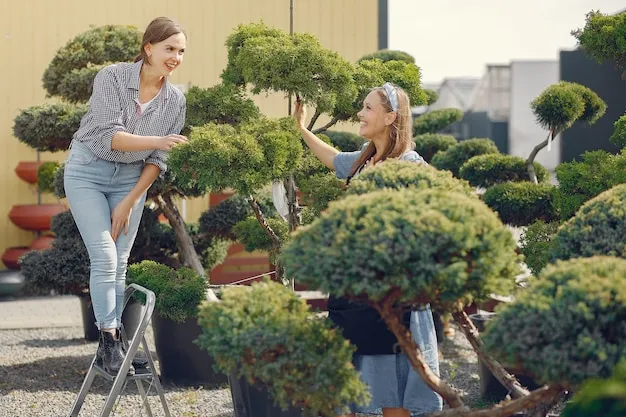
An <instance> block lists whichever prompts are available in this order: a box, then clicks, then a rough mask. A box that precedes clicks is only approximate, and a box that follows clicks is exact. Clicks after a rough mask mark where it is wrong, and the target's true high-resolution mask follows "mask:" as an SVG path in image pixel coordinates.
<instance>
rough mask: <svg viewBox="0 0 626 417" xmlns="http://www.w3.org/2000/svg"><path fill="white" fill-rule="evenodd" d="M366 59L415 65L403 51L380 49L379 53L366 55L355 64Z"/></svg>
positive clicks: (413, 59) (411, 57)
mask: <svg viewBox="0 0 626 417" xmlns="http://www.w3.org/2000/svg"><path fill="white" fill-rule="evenodd" d="M368 59H380V60H381V61H383V62H387V61H403V62H407V63H409V64H415V58H413V56H412V55H410V54H408V53H406V52H403V51H394V50H391V49H381V50H379V51H376V52H373V53H371V54H367V55H364V56H362V57H361V58H359V60H358V61H357V62H361V61H365V60H368Z"/></svg>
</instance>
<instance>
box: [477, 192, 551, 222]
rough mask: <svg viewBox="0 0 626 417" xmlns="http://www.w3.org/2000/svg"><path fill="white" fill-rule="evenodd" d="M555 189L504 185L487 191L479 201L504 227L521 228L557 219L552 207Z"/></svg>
mask: <svg viewBox="0 0 626 417" xmlns="http://www.w3.org/2000/svg"><path fill="white" fill-rule="evenodd" d="M555 189H556V187H554V186H553V185H551V184H535V183H533V182H529V181H523V182H505V183H502V184H497V185H494V186H493V187H490V188H488V189H487V191H486V192H485V194H484V195H483V201H484V202H485V204H487V205H488V206H489V207H491V208H492V209H493V210H494V211H495V212H497V213H498V215H499V216H500V219H502V221H503V222H504V223H506V224H511V225H513V226H525V225H528V224H531V223H533V222H534V221H536V220H543V221H545V222H552V221H555V220H557V219H559V217H560V216H559V213H558V211H557V209H556V208H555V204H554V192H555Z"/></svg>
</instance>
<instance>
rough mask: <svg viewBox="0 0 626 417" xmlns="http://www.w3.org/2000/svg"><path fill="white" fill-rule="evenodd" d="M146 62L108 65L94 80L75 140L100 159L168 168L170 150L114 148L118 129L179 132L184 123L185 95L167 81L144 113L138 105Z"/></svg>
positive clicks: (163, 133)
mask: <svg viewBox="0 0 626 417" xmlns="http://www.w3.org/2000/svg"><path fill="white" fill-rule="evenodd" d="M142 63H143V61H139V62H136V63H132V64H130V63H125V62H124V63H119V64H113V65H109V66H108V67H106V68H103V69H102V70H100V72H98V74H97V75H96V78H95V79H94V82H93V93H92V94H91V98H90V99H89V110H88V111H87V114H85V116H84V117H83V119H82V120H81V122H80V128H79V129H78V130H77V131H76V133H75V134H74V138H73V140H77V141H80V142H82V143H83V144H85V145H86V146H87V147H88V148H89V149H91V151H92V152H93V153H94V154H95V155H96V156H97V157H98V158H100V159H104V160H106V161H112V162H123V163H132V162H138V161H145V162H146V163H150V164H154V165H156V166H158V167H159V168H160V169H161V171H162V172H165V170H167V164H166V161H167V152H166V151H160V150H147V151H139V152H123V151H117V150H114V149H111V142H112V140H113V136H114V135H115V133H116V132H128V133H132V134H135V135H140V136H167V135H169V134H172V133H175V134H179V133H180V131H181V130H182V129H183V125H184V124H185V112H186V99H185V95H184V94H183V93H182V92H181V91H180V90H178V89H177V88H176V87H174V86H173V85H172V84H171V83H170V82H169V81H167V80H166V82H165V83H163V86H162V87H161V91H160V93H159V95H158V96H157V97H156V98H155V100H154V101H152V102H151V103H150V105H149V106H148V108H147V109H146V110H145V112H143V113H142V112H141V108H140V106H139V71H140V70H141V65H142Z"/></svg>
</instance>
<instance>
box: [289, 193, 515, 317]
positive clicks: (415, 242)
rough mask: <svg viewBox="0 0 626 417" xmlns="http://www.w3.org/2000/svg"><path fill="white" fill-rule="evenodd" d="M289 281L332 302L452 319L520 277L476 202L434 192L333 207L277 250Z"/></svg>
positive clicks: (504, 235) (501, 235)
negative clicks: (393, 299) (384, 305)
mask: <svg viewBox="0 0 626 417" xmlns="http://www.w3.org/2000/svg"><path fill="white" fill-rule="evenodd" d="M282 261H283V262H284V266H285V271H286V272H287V274H288V276H295V277H298V280H299V281H300V282H302V283H305V284H307V285H310V286H311V287H313V288H319V289H320V291H324V292H327V293H330V294H335V295H338V296H348V297H359V296H367V297H368V299H369V300H370V301H372V302H377V301H380V300H381V299H383V298H384V297H385V296H388V295H389V294H390V293H391V292H393V293H394V294H395V296H397V297H398V301H399V302H400V303H405V304H411V303H427V302H429V303H431V304H432V305H433V307H434V308H435V309H437V310H438V311H442V312H445V311H456V309H458V308H462V306H463V305H464V304H465V303H471V302H472V301H473V300H482V299H484V298H485V297H487V296H488V295H489V294H492V293H497V294H508V293H509V292H510V291H511V290H512V287H513V282H514V278H513V277H514V276H515V275H516V274H517V272H518V271H519V265H518V261H519V259H518V256H517V255H516V254H515V242H514V241H513V238H512V235H511V233H510V232H509V231H508V230H507V229H506V228H505V227H504V226H503V225H502V223H501V222H500V221H499V220H498V218H497V216H496V215H495V214H494V213H493V212H492V211H491V210H489V209H488V208H487V207H486V206H485V205H484V204H483V203H482V202H481V201H479V200H478V199H476V198H472V197H468V196H465V195H462V194H459V193H455V192H449V191H441V190H414V189H407V190H403V191H401V192H399V191H392V190H383V191H377V192H372V193H367V194H364V195H353V196H349V197H346V198H344V199H342V200H339V201H336V202H332V203H331V204H330V205H329V208H328V210H327V211H325V212H324V213H323V214H322V216H321V217H320V218H318V219H317V220H315V221H314V222H313V223H311V224H310V225H308V226H305V227H303V228H301V229H299V230H298V231H296V233H295V234H294V235H293V236H292V237H291V239H290V241H289V242H288V243H287V245H286V246H285V247H284V248H283V256H282Z"/></svg>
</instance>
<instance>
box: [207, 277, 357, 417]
mask: <svg viewBox="0 0 626 417" xmlns="http://www.w3.org/2000/svg"><path fill="white" fill-rule="evenodd" d="M199 322H200V326H202V334H201V335H200V337H199V338H198V343H199V344H200V346H201V347H203V348H204V349H206V350H207V351H208V352H209V354H210V355H211V356H212V357H213V358H215V362H216V365H217V367H218V368H219V369H220V370H221V371H223V372H224V373H227V374H232V373H236V374H237V375H238V376H240V377H244V378H246V379H247V380H248V381H251V382H253V383H256V384H259V385H262V386H265V387H267V390H268V391H269V393H270V396H271V397H273V398H274V400H275V401H276V402H277V404H279V405H280V406H281V407H283V408H286V407H287V406H288V405H295V406H296V407H304V413H305V414H304V415H309V416H317V415H322V416H333V415H336V414H335V413H336V412H337V411H338V410H343V411H344V412H347V405H348V404H350V403H357V404H365V403H367V402H368V400H369V394H368V392H367V387H366V386H365V385H364V384H363V383H362V382H361V380H360V379H359V376H358V374H357V372H356V370H355V369H354V367H353V366H352V363H351V361H352V354H353V352H354V347H352V346H351V345H350V344H349V343H348V341H347V340H345V339H344V338H343V337H342V336H341V333H340V332H338V331H337V330H336V329H333V328H331V325H330V323H329V322H328V320H327V319H324V318H320V317H315V316H313V315H312V313H311V311H310V309H309V307H308V306H307V305H306V303H305V302H304V301H302V300H301V299H299V298H298V297H297V296H296V295H295V294H294V293H293V292H292V291H290V290H289V289H287V288H285V287H284V286H282V285H280V284H276V283H271V282H267V281H265V282H261V283H255V284H253V285H251V286H250V287H230V288H225V289H224V292H223V297H222V302H221V303H208V302H207V303H204V304H203V305H202V307H201V309H200V314H199Z"/></svg>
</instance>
